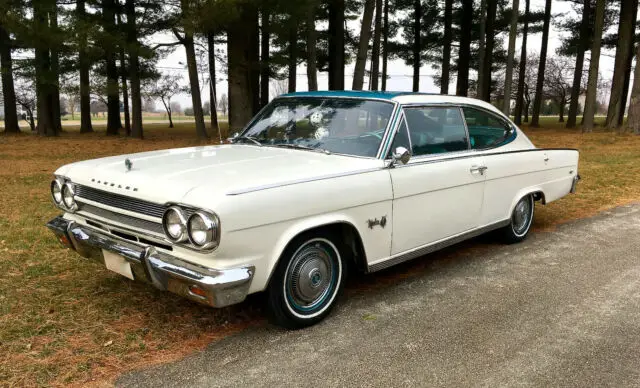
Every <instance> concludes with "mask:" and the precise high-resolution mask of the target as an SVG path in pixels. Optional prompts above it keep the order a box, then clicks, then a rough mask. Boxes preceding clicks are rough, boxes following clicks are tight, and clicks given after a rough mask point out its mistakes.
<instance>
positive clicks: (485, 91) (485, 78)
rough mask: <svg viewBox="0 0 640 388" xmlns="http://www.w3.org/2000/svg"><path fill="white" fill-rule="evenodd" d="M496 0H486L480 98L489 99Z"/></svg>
mask: <svg viewBox="0 0 640 388" xmlns="http://www.w3.org/2000/svg"><path fill="white" fill-rule="evenodd" d="M497 6H498V5H497V0H487V21H486V23H487V27H486V39H485V47H484V64H483V66H482V94H481V95H482V99H483V100H485V101H487V102H489V101H490V99H491V65H492V63H493V46H494V42H495V20H496V8H497Z"/></svg>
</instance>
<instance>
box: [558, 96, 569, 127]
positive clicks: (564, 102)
mask: <svg viewBox="0 0 640 388" xmlns="http://www.w3.org/2000/svg"><path fill="white" fill-rule="evenodd" d="M566 104H567V102H566V101H565V100H564V99H562V100H561V101H560V106H559V109H560V118H558V122H559V123H564V107H565V105H566Z"/></svg>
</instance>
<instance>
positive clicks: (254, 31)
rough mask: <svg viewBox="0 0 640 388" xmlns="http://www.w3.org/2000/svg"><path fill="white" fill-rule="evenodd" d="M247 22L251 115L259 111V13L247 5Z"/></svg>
mask: <svg viewBox="0 0 640 388" xmlns="http://www.w3.org/2000/svg"><path fill="white" fill-rule="evenodd" d="M248 7H250V8H249V12H248V17H247V19H244V20H248V21H249V22H250V23H249V35H250V37H251V38H250V40H249V82H250V84H251V91H252V92H251V97H252V98H251V113H252V114H251V116H252V117H253V116H255V115H256V114H258V111H260V93H259V92H260V15H259V14H258V9H257V8H255V7H254V6H251V5H248Z"/></svg>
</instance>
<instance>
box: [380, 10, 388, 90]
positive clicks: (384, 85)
mask: <svg viewBox="0 0 640 388" xmlns="http://www.w3.org/2000/svg"><path fill="white" fill-rule="evenodd" d="M388 61H389V0H384V27H383V29H382V82H381V84H380V89H382V91H386V90H387V62H388Z"/></svg>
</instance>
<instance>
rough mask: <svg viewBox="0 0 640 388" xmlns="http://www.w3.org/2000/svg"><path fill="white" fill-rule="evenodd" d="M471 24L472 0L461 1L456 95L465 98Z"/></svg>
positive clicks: (467, 80) (467, 90)
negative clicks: (460, 30)
mask: <svg viewBox="0 0 640 388" xmlns="http://www.w3.org/2000/svg"><path fill="white" fill-rule="evenodd" d="M472 23H473V0H462V18H461V22H460V25H461V26H462V33H461V36H460V49H459V53H458V82H457V85H456V94H457V95H458V96H466V95H467V94H468V92H469V59H470V52H469V51H470V46H471V28H469V27H470V26H471V24H472Z"/></svg>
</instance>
